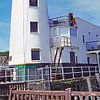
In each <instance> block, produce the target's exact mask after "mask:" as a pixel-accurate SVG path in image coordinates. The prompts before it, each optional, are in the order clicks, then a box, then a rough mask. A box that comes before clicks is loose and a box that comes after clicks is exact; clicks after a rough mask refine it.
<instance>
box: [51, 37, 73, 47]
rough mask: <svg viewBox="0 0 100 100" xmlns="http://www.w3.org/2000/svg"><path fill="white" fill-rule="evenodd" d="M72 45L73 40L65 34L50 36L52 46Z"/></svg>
mask: <svg viewBox="0 0 100 100" xmlns="http://www.w3.org/2000/svg"><path fill="white" fill-rule="evenodd" d="M65 46H67V47H70V46H71V41H70V38H68V37H65V36H57V37H53V38H50V47H65Z"/></svg>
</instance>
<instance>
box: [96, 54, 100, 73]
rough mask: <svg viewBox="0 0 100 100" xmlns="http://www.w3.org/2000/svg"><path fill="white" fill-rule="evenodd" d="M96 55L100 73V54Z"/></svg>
mask: <svg viewBox="0 0 100 100" xmlns="http://www.w3.org/2000/svg"><path fill="white" fill-rule="evenodd" d="M96 55H97V63H98V68H99V73H100V61H99V52H97V53H96Z"/></svg>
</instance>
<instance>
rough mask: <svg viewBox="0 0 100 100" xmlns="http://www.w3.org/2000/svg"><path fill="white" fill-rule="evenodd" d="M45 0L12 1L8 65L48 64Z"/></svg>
mask: <svg viewBox="0 0 100 100" xmlns="http://www.w3.org/2000/svg"><path fill="white" fill-rule="evenodd" d="M49 37H50V36H49V25H48V11H47V1H46V0H12V16H11V33H10V61H9V65H16V66H22V65H26V64H27V65H28V64H36V63H50V45H49Z"/></svg>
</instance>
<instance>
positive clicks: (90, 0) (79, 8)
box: [0, 0, 100, 51]
mask: <svg viewBox="0 0 100 100" xmlns="http://www.w3.org/2000/svg"><path fill="white" fill-rule="evenodd" d="M11 1H12V0H6V1H5V0H0V12H1V14H0V51H6V50H9V34H10V16H11ZM48 8H49V9H48V11H49V17H56V16H62V15H67V14H68V13H69V12H73V13H74V14H75V15H76V16H78V17H80V18H83V19H85V20H87V21H90V22H92V23H94V24H96V25H99V26H100V0H48Z"/></svg>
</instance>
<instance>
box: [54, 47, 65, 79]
mask: <svg viewBox="0 0 100 100" xmlns="http://www.w3.org/2000/svg"><path fill="white" fill-rule="evenodd" d="M63 49H64V47H57V48H56V53H55V56H54V63H53V65H52V67H53V68H54V69H53V70H52V74H53V75H55V76H54V77H55V78H57V76H58V75H57V74H58V73H59V71H58V67H59V65H60V60H61V56H62V51H63Z"/></svg>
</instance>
